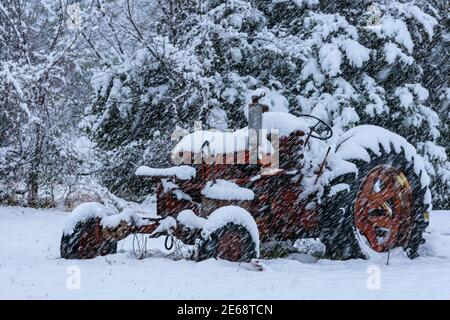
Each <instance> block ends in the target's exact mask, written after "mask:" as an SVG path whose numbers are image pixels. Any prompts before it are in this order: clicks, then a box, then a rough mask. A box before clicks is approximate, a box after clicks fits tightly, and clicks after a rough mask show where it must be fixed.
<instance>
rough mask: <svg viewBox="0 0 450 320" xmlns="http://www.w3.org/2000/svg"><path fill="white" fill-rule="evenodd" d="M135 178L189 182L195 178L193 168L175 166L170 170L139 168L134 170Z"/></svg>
mask: <svg viewBox="0 0 450 320" xmlns="http://www.w3.org/2000/svg"><path fill="white" fill-rule="evenodd" d="M135 174H136V175H137V176H146V177H176V178H178V179H180V180H190V179H192V178H195V175H196V171H195V168H193V167H191V166H186V165H184V166H177V167H171V168H150V167H147V166H141V167H139V168H138V169H137V170H136V173H135Z"/></svg>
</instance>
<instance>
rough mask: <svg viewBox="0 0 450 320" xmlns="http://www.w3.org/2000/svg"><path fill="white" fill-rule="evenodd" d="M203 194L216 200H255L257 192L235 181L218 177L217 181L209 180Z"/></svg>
mask: <svg viewBox="0 0 450 320" xmlns="http://www.w3.org/2000/svg"><path fill="white" fill-rule="evenodd" d="M202 194H203V195H204V196H205V197H206V198H209V199H216V200H241V201H245V200H253V199H254V198H255V193H254V192H253V191H252V190H250V189H247V188H243V187H240V186H238V185H237V184H235V183H234V182H231V181H227V180H222V179H218V180H216V182H212V181H209V182H208V183H207V184H206V186H205V187H204V188H203V190H202Z"/></svg>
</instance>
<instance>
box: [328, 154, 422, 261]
mask: <svg viewBox="0 0 450 320" xmlns="http://www.w3.org/2000/svg"><path fill="white" fill-rule="evenodd" d="M367 152H369V154H370V155H371V161H370V162H364V161H357V160H354V161H351V162H353V163H354V164H355V165H356V166H357V168H358V175H357V176H355V174H347V175H344V176H340V177H338V178H336V179H334V180H333V181H332V183H331V185H332V186H333V185H337V184H342V185H346V186H347V187H348V188H347V190H342V191H340V192H338V193H337V194H336V195H334V196H331V195H330V197H328V199H327V202H328V203H326V204H325V206H324V207H325V209H324V212H323V215H322V219H321V241H322V242H323V243H324V244H325V246H326V248H327V249H326V253H327V256H328V257H330V258H332V259H351V258H366V257H368V256H369V255H370V253H371V252H369V251H372V252H375V253H383V252H388V251H390V250H391V249H393V248H396V247H402V248H404V249H405V251H406V253H407V254H408V256H409V257H410V258H414V257H416V256H417V250H418V248H419V245H420V244H422V243H423V242H424V240H423V238H422V234H423V232H424V230H425V228H426V227H427V225H428V217H427V216H428V211H429V205H426V204H424V197H425V192H426V190H427V188H422V187H421V181H420V177H419V176H418V175H417V174H416V173H415V170H414V162H413V160H412V159H411V160H410V161H408V160H407V159H406V157H405V155H404V153H403V152H402V153H398V154H397V153H386V152H381V153H380V154H379V155H375V154H374V153H373V152H371V151H370V150H367Z"/></svg>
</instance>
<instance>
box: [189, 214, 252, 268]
mask: <svg viewBox="0 0 450 320" xmlns="http://www.w3.org/2000/svg"><path fill="white" fill-rule="evenodd" d="M256 257H257V252H256V244H255V242H254V241H253V238H252V236H251V234H250V232H249V231H248V230H247V229H246V228H245V227H243V226H241V225H239V224H235V223H232V222H229V223H227V224H226V225H224V226H222V227H220V228H219V229H217V230H215V231H214V232H212V233H211V234H210V235H209V237H208V238H207V239H204V240H203V241H202V242H201V244H200V246H199V247H198V256H197V258H198V260H199V261H202V260H206V259H209V258H216V259H222V260H228V261H233V262H250V261H251V260H252V259H254V258H256Z"/></svg>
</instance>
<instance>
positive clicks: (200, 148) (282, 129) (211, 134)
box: [173, 112, 309, 157]
mask: <svg viewBox="0 0 450 320" xmlns="http://www.w3.org/2000/svg"><path fill="white" fill-rule="evenodd" d="M262 130H265V131H266V133H267V134H270V133H271V132H274V131H275V132H277V133H278V134H279V135H280V136H281V137H283V136H289V135H290V134H291V133H292V132H294V131H303V132H307V131H308V130H309V129H308V125H307V123H306V121H305V120H303V119H301V118H298V117H296V116H294V115H292V114H290V113H286V112H265V113H263V117H262ZM248 149H249V130H248V128H247V127H246V128H243V129H239V130H235V131H226V132H222V131H213V130H199V131H195V132H193V133H191V134H188V135H186V136H185V137H183V138H182V139H181V140H180V141H179V142H178V143H177V145H176V146H175V147H174V149H173V153H174V154H180V153H185V152H190V153H193V154H198V153H201V152H207V153H208V154H209V155H211V156H216V155H221V154H230V153H237V152H242V151H245V150H248ZM258 149H259V157H262V156H264V155H267V154H273V153H274V150H273V146H272V144H271V143H270V141H269V140H268V139H267V136H266V135H263V137H262V139H261V140H260V141H259V146H258Z"/></svg>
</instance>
